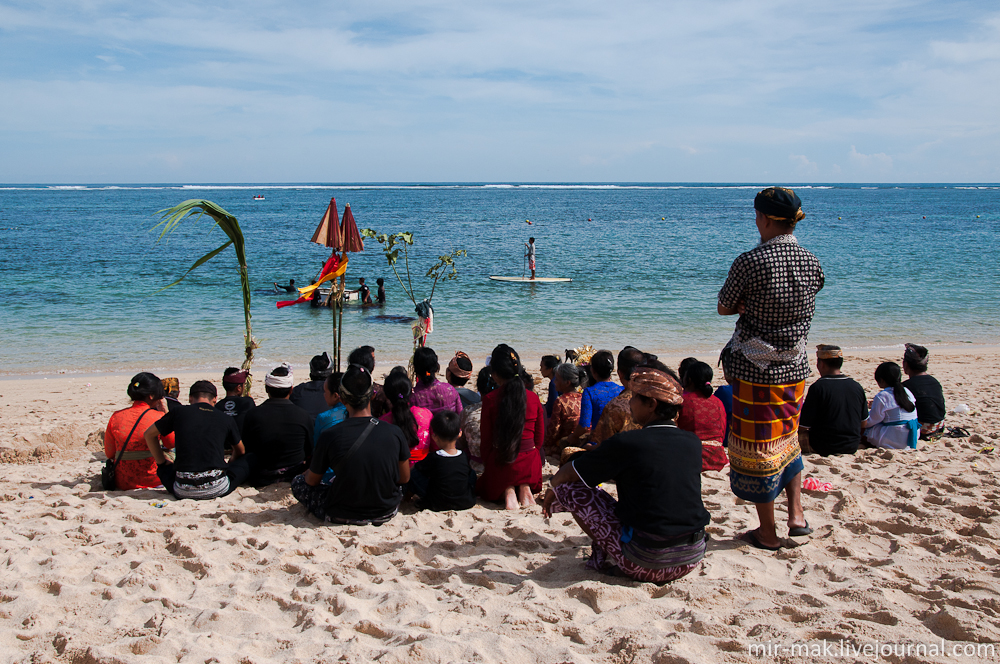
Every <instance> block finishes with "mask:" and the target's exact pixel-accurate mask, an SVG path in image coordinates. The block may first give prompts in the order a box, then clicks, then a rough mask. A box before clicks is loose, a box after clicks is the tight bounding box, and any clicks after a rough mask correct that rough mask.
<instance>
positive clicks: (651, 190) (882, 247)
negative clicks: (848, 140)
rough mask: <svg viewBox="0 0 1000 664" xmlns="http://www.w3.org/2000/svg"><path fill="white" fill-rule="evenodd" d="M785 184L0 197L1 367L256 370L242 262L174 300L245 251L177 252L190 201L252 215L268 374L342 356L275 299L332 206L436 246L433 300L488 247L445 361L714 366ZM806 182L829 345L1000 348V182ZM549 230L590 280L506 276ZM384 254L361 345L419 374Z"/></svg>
mask: <svg viewBox="0 0 1000 664" xmlns="http://www.w3.org/2000/svg"><path fill="white" fill-rule="evenodd" d="M766 184H767V183H764V184H753V185H731V184H701V185H690V184H686V185H669V184H632V185H623V184H616V185H593V184H586V185H574V184H554V185H523V184H522V185H489V184H455V185H438V184H434V185H378V184H372V185H343V186H339V185H236V186H234V185H219V186H208V185H198V186H194V185H160V186H158V185H149V186H125V185H122V186H96V185H87V186H79V187H75V186H59V187H56V186H0V256H2V258H0V308H2V312H3V313H2V315H0V374H33V373H49V372H56V371H69V372H94V371H132V370H137V369H140V368H142V369H150V370H163V369H176V370H180V369H201V368H204V369H212V371H213V372H216V371H217V370H218V369H219V368H220V367H222V366H226V365H228V364H238V363H239V360H240V358H241V352H242V330H243V316H242V308H241V304H240V295H239V278H238V274H237V271H236V262H235V258H234V256H233V254H232V251H231V250H227V252H226V253H224V254H222V255H220V256H219V257H217V258H216V259H214V260H213V261H211V262H210V263H208V264H207V265H205V266H204V267H202V268H200V269H199V270H197V271H195V272H194V273H192V275H191V276H189V277H188V278H187V280H185V281H184V282H182V283H181V284H180V285H178V286H176V287H174V288H172V289H170V290H167V291H164V292H161V293H155V291H156V290H157V289H159V288H161V287H162V286H164V285H166V284H168V283H169V282H171V281H173V280H174V279H175V278H177V277H178V276H180V274H182V273H183V271H184V270H186V269H187V267H188V266H189V265H190V264H191V263H192V262H193V261H194V260H195V259H196V258H198V257H199V256H201V255H202V254H204V253H206V252H207V251H208V250H210V249H212V248H215V247H216V246H218V245H220V244H221V243H222V242H223V241H224V235H223V234H222V232H221V231H220V230H219V229H217V228H214V227H212V226H210V224H209V222H207V221H205V220H202V221H198V222H193V223H192V222H185V224H186V225H185V226H182V227H181V229H180V231H179V232H177V233H176V234H174V235H173V236H171V237H170V238H169V239H167V240H166V241H163V242H159V243H157V234H156V233H153V232H150V229H151V228H152V226H154V225H155V223H156V222H157V221H158V218H157V217H156V216H155V213H156V212H157V211H158V210H161V209H163V208H166V207H169V206H171V205H174V204H176V203H179V202H181V201H183V200H186V199H189V198H206V199H209V200H212V201H214V202H216V203H218V204H219V205H221V206H223V207H224V208H226V209H227V210H229V211H230V212H231V213H233V214H235V215H236V216H237V217H238V218H239V219H240V222H241V224H242V227H243V229H244V233H245V234H246V237H247V252H248V254H249V262H250V275H251V280H252V283H253V286H254V289H255V293H254V300H253V325H254V333H255V336H257V337H258V338H259V339H260V340H261V342H262V347H261V349H260V350H259V351H258V361H259V363H260V365H261V366H269V365H271V364H273V363H275V362H278V361H282V360H285V359H289V360H294V361H301V360H302V359H303V358H308V357H309V356H311V355H313V354H314V353H317V352H320V351H322V350H329V349H330V347H331V331H330V329H331V325H330V312H329V310H325V309H310V308H309V307H308V306H307V305H299V306H297V307H292V308H287V309H282V310H278V309H276V307H275V301H276V300H278V299H285V297H284V296H282V297H281V298H279V297H278V296H277V295H275V294H273V293H267V292H265V291H266V289H269V288H270V287H271V283H272V282H274V281H282V282H287V280H288V278H289V277H293V278H295V280H296V282H297V284H301V285H306V284H308V283H309V281H310V279H311V278H312V277H313V276H314V275H315V273H316V271H317V270H318V269H319V267H320V265H321V263H322V261H323V260H325V258H326V257H327V256H328V250H326V249H324V248H323V247H320V246H317V245H314V244H311V243H310V242H309V238H310V237H311V235H312V232H313V230H314V229H315V227H316V225H317V223H318V222H319V220H320V217H321V216H322V214H323V211H324V210H325V208H326V205H327V203H328V202H329V199H330V197H331V196H335V197H336V199H337V202H338V206H339V208H340V210H341V211H342V210H343V206H344V204H345V203H350V204H351V207H352V209H353V211H354V214H355V217H356V218H357V221H358V225H359V226H360V227H362V228H364V227H373V228H375V229H377V230H379V231H387V232H395V231H398V230H412V231H413V232H414V233H415V235H416V245H415V247H414V251H413V255H412V257H411V259H412V260H411V267H412V271H413V274H414V275H415V279H414V286H415V287H416V290H417V291H418V294H419V295H420V296H426V295H427V294H429V288H430V284H429V281H428V280H425V279H424V278H423V273H424V272H425V271H426V269H427V267H429V265H430V264H431V263H432V262H433V261H434V260H435V258H436V256H437V255H438V254H441V253H446V252H448V251H450V250H451V249H452V248H464V249H467V250H468V252H469V255H468V258H467V259H462V260H460V264H459V271H460V277H459V279H458V280H457V281H452V282H447V283H443V284H439V286H438V289H437V293H436V294H435V297H434V305H435V314H436V318H435V332H434V333H433V334H432V335H431V336H430V339H429V342H428V345H430V346H432V347H434V348H435V349H437V350H438V351H439V354H441V355H446V356H450V355H451V354H452V353H453V352H454V351H455V350H458V349H463V350H466V351H467V352H469V353H470V355H472V356H473V358H474V359H478V358H481V357H484V356H485V355H486V354H488V352H489V351H490V349H492V347H493V346H494V345H495V344H496V343H498V342H501V341H502V342H507V343H510V344H511V345H513V346H514V347H515V348H518V349H519V350H520V351H521V352H522V355H525V356H526V357H534V358H537V356H538V355H540V354H542V353H543V352H561V351H562V350H563V349H565V348H569V347H574V346H578V345H581V344H585V343H589V344H593V345H594V346H597V347H607V348H612V349H619V348H621V347H622V346H623V345H625V344H632V345H635V346H638V347H640V348H642V349H644V350H649V351H653V352H658V353H681V352H698V353H704V354H708V353H712V352H715V351H717V350H718V349H719V348H721V347H722V346H723V345H724V344H725V342H726V341H727V340H728V338H729V336H730V334H731V333H732V328H733V323H734V322H735V320H734V319H733V318H723V317H720V316H718V315H717V314H716V294H717V293H718V290H719V287H720V286H721V285H722V283H723V281H724V280H725V277H726V274H727V271H728V269H729V266H730V264H731V263H732V260H733V259H734V258H735V257H736V256H737V255H738V254H739V253H740V252H743V251H746V250H748V249H750V248H752V247H753V246H754V244H755V243H756V241H757V234H756V228H755V226H754V214H753V208H752V204H753V196H754V194H755V192H756V191H757V190H759V189H760V188H761V187H762V186H766ZM796 190H797V192H798V193H799V195H800V197H801V198H802V201H803V209H804V210H805V211H806V213H807V215H808V216H807V218H806V219H805V221H803V222H802V223H800V224H799V228H798V230H797V232H796V235H797V236H798V238H799V240H800V242H801V243H802V244H803V245H804V246H805V247H807V248H808V249H810V250H811V251H813V252H814V253H815V254H816V255H817V256H818V257H819V259H820V261H821V262H822V264H823V268H824V270H825V272H826V278H827V281H826V288H824V290H823V291H822V292H821V293H820V295H819V297H818V300H817V314H816V318H815V319H814V322H813V330H812V332H811V334H810V343H820V342H823V343H839V344H840V345H842V346H845V347H855V348H865V347H892V346H897V345H899V344H901V343H903V342H904V341H918V342H922V343H925V344H926V345H931V346H935V345H938V346H941V345H956V344H962V343H987V344H988V343H995V342H996V340H997V338H998V332H1000V313H998V307H997V305H998V302H1000V297H998V294H1000V288H998V286H997V284H998V280H1000V267H998V262H997V260H996V253H997V250H998V248H1000V242H998V234H997V231H998V226H1000V186H996V185H988V186H983V185H968V186H963V185H953V184H948V185H879V184H871V185H812V186H801V185H800V186H798V187H796ZM254 194H263V195H264V196H265V197H266V200H264V201H254V200H252V198H253V196H254ZM527 219H530V220H531V221H532V222H533V224H532V225H530V226H529V225H528V224H526V223H525V220H527ZM532 235H533V236H534V237H536V238H537V246H538V273H539V276H560V277H570V278H572V279H573V282H572V283H569V284H537V285H524V284H502V283H497V282H493V281H490V280H489V279H488V277H489V276H490V275H520V274H521V273H522V269H523V260H522V251H523V243H524V242H526V241H527V239H528V237H529V236H532ZM378 249H379V248H378V245H377V244H376V243H374V242H373V241H371V240H369V241H368V242H367V244H366V251H365V252H364V253H360V254H355V255H352V257H351V265H350V269H349V270H348V277H349V278H350V282H353V283H356V278H357V277H358V276H365V277H366V278H367V279H368V280H369V283H370V285H371V286H372V288H373V289H374V282H375V278H376V277H379V276H382V277H384V278H385V279H386V285H387V290H388V295H389V304H388V306H387V307H386V308H385V309H378V308H368V309H362V308H361V307H359V306H357V305H348V309H347V311H346V312H345V315H344V324H345V332H344V344H345V347H347V348H351V347H354V346H357V345H360V344H362V343H370V344H371V345H373V346H375V347H376V348H377V349H378V351H379V360H380V361H381V360H403V359H405V358H406V357H407V356H408V352H409V350H410V348H411V334H410V329H409V326H408V325H407V324H404V323H399V322H393V321H389V320H385V319H384V318H381V317H380V316H382V315H385V314H388V315H403V316H405V315H411V314H412V310H413V306H412V304H411V303H410V302H409V301H408V300H405V299H404V296H403V293H402V290H401V289H400V287H399V284H398V283H396V281H395V278H394V277H393V276H392V273H391V272H390V270H389V269H388V268H387V266H386V262H385V258H384V257H383V256H382V254H381V253H380V251H379V250H378ZM418 299H419V298H418ZM534 361H535V360H531V362H534ZM477 363H478V362H477Z"/></svg>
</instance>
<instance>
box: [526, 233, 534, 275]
mask: <svg viewBox="0 0 1000 664" xmlns="http://www.w3.org/2000/svg"><path fill="white" fill-rule="evenodd" d="M524 246H525V253H524V255H525V256H526V257H527V259H528V269H529V270H531V278H532V279H534V278H535V238H533V237H529V238H528V241H527V242H525V243H524Z"/></svg>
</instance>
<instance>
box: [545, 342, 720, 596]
mask: <svg viewBox="0 0 1000 664" xmlns="http://www.w3.org/2000/svg"><path fill="white" fill-rule="evenodd" d="M629 388H630V389H631V390H632V400H631V401H630V402H629V406H630V409H631V413H632V420H633V421H634V422H635V423H636V424H638V425H639V426H641V427H643V428H642V429H641V430H638V431H625V432H622V433H619V434H616V435H614V436H612V437H611V438H608V439H607V440H605V441H604V442H602V443H601V445H600V447H597V448H594V449H591V450H589V451H586V452H583V453H581V454H579V455H577V456H575V457H574V458H573V460H572V461H571V462H569V463H567V464H565V465H563V466H562V467H561V468H560V469H559V472H557V473H556V474H555V476H553V478H552V480H551V484H552V488H551V489H549V491H547V492H546V494H545V497H544V499H543V501H542V511H543V513H544V514H545V515H546V516H551V515H552V514H553V512H556V511H569V512H572V513H573V517H574V518H575V519H576V521H577V523H578V524H580V527H581V528H582V529H583V530H584V532H586V533H587V534H588V535H589V536H590V538H591V542H592V546H591V558H590V561H589V562H588V563H587V567H588V568H590V569H596V570H598V571H609V572H610V571H612V570H613V568H617V569H618V570H619V571H621V572H623V573H624V574H625V575H626V576H629V577H631V578H633V579H636V580H639V581H652V582H654V583H666V582H668V581H673V580H675V579H679V578H681V577H682V576H684V575H686V574H690V573H691V572H692V571H693V570H694V569H695V568H696V567H697V565H698V563H700V561H701V559H702V558H703V557H704V556H705V551H706V549H707V547H706V535H705V526H707V525H708V523H709V521H710V517H709V514H708V511H707V510H706V509H705V506H704V504H703V503H702V500H701V458H702V456H701V455H702V452H701V449H702V447H701V441H700V440H698V437H697V436H695V435H694V434H693V433H691V432H690V431H683V430H681V429H678V428H677V425H676V424H675V421H676V419H677V415H678V414H679V412H680V407H681V404H682V403H683V397H682V396H681V386H680V383H679V382H678V380H677V378H676V375H675V374H674V373H673V372H672V371H670V370H669V369H667V367H665V366H663V364H662V363H660V362H658V361H649V362H647V363H645V364H643V365H641V366H639V367H636V368H634V369H633V371H632V374H631V375H630V377H629ZM610 480H614V481H615V483H616V485H617V487H618V500H617V501H616V500H615V499H614V498H612V497H611V496H609V495H608V494H607V493H606V492H605V491H603V490H602V489H600V488H599V486H598V485H599V484H601V483H602V482H607V481H610Z"/></svg>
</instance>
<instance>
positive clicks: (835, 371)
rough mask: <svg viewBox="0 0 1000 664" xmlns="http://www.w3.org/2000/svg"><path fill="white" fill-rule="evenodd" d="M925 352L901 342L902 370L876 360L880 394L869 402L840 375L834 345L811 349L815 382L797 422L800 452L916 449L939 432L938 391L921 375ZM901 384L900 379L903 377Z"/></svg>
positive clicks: (838, 351)
mask: <svg viewBox="0 0 1000 664" xmlns="http://www.w3.org/2000/svg"><path fill="white" fill-rule="evenodd" d="M927 364H928V351H927V349H926V348H924V347H923V346H918V345H917V344H912V343H908V344H906V347H905V351H904V352H903V366H902V367H900V365H898V364H896V363H895V362H882V363H881V364H879V365H878V367H877V368H876V369H875V382H876V383H877V384H878V386H879V388H880V391H879V392H878V394H876V395H875V397H874V398H873V399H871V400H870V401H869V400H868V399H867V397H866V395H865V390H864V388H863V387H861V385H860V384H858V382H857V381H855V380H854V379H853V378H850V377H849V376H847V375H845V374H843V373H842V372H841V368H842V367H843V365H844V352H843V351H842V350H841V349H840V348H839V347H838V346H832V345H820V346H818V347H817V349H816V368H817V370H818V371H819V375H820V378H819V380H817V381H816V382H815V383H813V384H812V385H811V386H810V387H809V392H808V393H807V394H806V398H805V402H804V403H803V405H802V414H801V417H800V421H799V443H800V445H801V446H802V450H803V452H805V453H807V454H808V453H815V454H819V455H821V456H830V455H834V454H854V453H855V452H857V451H858V449H859V448H860V447H882V448H887V449H896V450H901V449H917V441H918V440H921V439H923V440H932V439H934V438H937V437H939V436H941V435H942V434H943V433H944V418H945V412H946V411H945V402H944V390H943V389H942V388H941V383H939V382H938V381H937V379H936V378H934V377H933V376H931V375H930V374H928V373H927ZM904 374H905V375H906V376H907V380H903V375H904Z"/></svg>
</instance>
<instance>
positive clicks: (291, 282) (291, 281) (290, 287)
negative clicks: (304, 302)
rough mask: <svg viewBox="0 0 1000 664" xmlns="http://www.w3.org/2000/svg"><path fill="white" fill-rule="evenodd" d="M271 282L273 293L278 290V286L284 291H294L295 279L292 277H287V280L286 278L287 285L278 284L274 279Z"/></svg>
mask: <svg viewBox="0 0 1000 664" xmlns="http://www.w3.org/2000/svg"><path fill="white" fill-rule="evenodd" d="M273 283H274V292H275V293H277V292H278V289H279V288H280V289H281V290H283V291H285V292H286V293H294V292H295V291H296V288H295V280H294V279H289V280H288V285H287V286H279V285H278V282H277V281H275V282H273Z"/></svg>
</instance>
